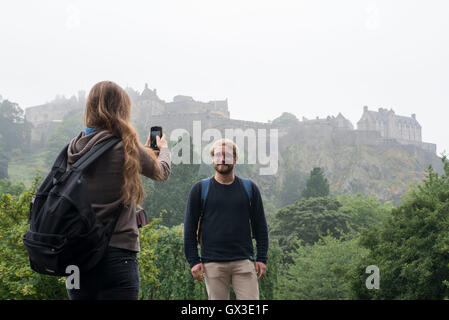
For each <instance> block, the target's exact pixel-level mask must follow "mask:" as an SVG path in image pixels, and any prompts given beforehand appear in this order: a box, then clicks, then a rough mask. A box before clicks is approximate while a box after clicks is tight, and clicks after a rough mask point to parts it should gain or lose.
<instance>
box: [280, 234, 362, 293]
mask: <svg viewBox="0 0 449 320" xmlns="http://www.w3.org/2000/svg"><path fill="white" fill-rule="evenodd" d="M367 251H368V250H367V249H365V248H362V247H360V246H359V244H358V241H357V239H355V238H352V239H351V238H341V239H337V238H334V237H332V236H325V237H323V238H321V239H320V240H318V242H316V243H315V244H313V245H299V246H298V248H297V249H296V250H295V251H294V253H293V254H292V259H293V263H292V264H290V265H288V266H287V268H288V269H287V271H286V272H285V274H283V275H281V277H280V280H279V282H280V284H279V288H278V298H279V299H285V300H287V299H295V300H302V299H308V300H309V299H312V300H321V299H332V300H335V299H350V298H351V291H350V281H349V280H350V277H349V275H350V274H351V272H352V270H353V268H354V266H355V265H356V264H357V262H358V260H359V259H360V258H362V257H363V256H365V255H366V254H367Z"/></svg>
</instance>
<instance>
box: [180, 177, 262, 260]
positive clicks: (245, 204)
mask: <svg viewBox="0 0 449 320" xmlns="http://www.w3.org/2000/svg"><path fill="white" fill-rule="evenodd" d="M251 187H252V201H251V202H252V205H251V207H250V204H249V198H248V196H247V194H246V191H245V188H244V185H243V182H242V181H241V180H240V179H239V178H238V177H237V176H235V179H234V182H233V183H231V184H229V185H227V184H221V183H219V182H217V181H216V180H215V178H212V179H211V180H210V186H209V193H208V196H207V199H206V202H205V206H204V215H203V217H202V218H201V233H200V234H201V258H200V257H199V256H198V247H197V245H198V244H197V240H196V231H197V226H198V220H199V218H200V214H201V181H200V182H198V183H196V184H195V185H194V186H193V187H192V189H191V190H190V194H189V200H188V202H187V209H186V215H185V219H184V252H185V255H186V258H187V261H188V262H189V264H190V267H191V268H192V267H193V266H194V265H196V264H198V263H200V262H203V263H206V262H212V261H215V262H217V261H235V260H243V259H251V260H253V261H254V260H256V261H260V262H263V263H265V264H266V261H267V251H268V230H267V222H266V219H265V213H264V209H263V204H262V197H261V196H260V192H259V189H258V188H257V186H256V185H255V184H254V183H253V182H252V181H251ZM250 210H252V213H251V214H250ZM250 217H251V223H250ZM250 225H252V228H253V233H254V237H255V238H256V244H257V258H256V259H254V248H253V243H252V240H251V227H250Z"/></svg>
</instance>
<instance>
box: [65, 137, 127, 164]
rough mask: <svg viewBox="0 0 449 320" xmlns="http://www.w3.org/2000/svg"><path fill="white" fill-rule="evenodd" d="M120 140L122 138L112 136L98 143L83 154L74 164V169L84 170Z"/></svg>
mask: <svg viewBox="0 0 449 320" xmlns="http://www.w3.org/2000/svg"><path fill="white" fill-rule="evenodd" d="M120 141H121V139H119V138H117V137H112V138H109V139H107V140H105V141H102V142H100V143H98V144H96V145H95V146H93V147H92V149H90V150H89V151H88V152H87V153H86V154H85V155H84V156H82V157H81V158H80V159H79V160H78V161H77V162H75V163H74V164H73V165H72V169H73V170H74V171H83V170H84V169H86V168H87V167H88V166H89V165H90V164H91V163H93V162H94V161H95V160H97V159H98V158H99V157H100V156H101V155H102V154H103V153H105V152H106V151H107V150H109V149H110V148H112V147H113V146H114V145H116V144H117V143H118V142H120Z"/></svg>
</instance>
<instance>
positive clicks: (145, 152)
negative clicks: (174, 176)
mask: <svg viewBox="0 0 449 320" xmlns="http://www.w3.org/2000/svg"><path fill="white" fill-rule="evenodd" d="M139 151H140V163H141V166H142V174H143V175H144V176H146V177H148V178H151V179H154V180H157V181H165V180H167V179H168V177H169V176H170V170H171V153H170V149H168V148H162V149H161V150H160V152H159V156H158V157H156V154H155V153H154V151H153V149H151V148H149V147H145V146H140V145H139Z"/></svg>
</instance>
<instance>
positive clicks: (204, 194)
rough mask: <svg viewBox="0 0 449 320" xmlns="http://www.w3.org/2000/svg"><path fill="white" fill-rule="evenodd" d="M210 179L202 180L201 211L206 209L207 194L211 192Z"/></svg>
mask: <svg viewBox="0 0 449 320" xmlns="http://www.w3.org/2000/svg"><path fill="white" fill-rule="evenodd" d="M210 179H212V178H205V179H202V180H201V212H202V211H203V210H204V206H205V205H206V199H207V194H208V193H209V186H210Z"/></svg>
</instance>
